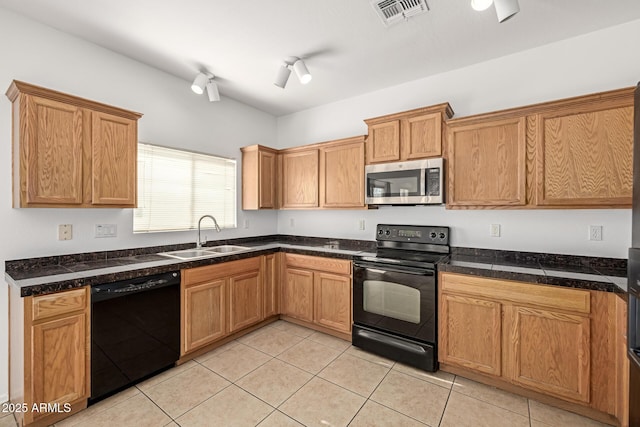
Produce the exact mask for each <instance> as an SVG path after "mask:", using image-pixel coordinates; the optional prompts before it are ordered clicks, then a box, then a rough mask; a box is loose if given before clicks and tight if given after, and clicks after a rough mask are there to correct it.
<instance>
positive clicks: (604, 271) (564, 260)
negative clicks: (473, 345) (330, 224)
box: [5, 235, 627, 297]
mask: <svg viewBox="0 0 640 427" xmlns="http://www.w3.org/2000/svg"><path fill="white" fill-rule="evenodd" d="M227 244H230V245H242V246H246V247H248V249H246V250H244V251H241V252H236V253H233V254H229V255H218V256H215V257H211V258H202V259H195V260H189V261H185V260H180V259H175V258H168V257H166V256H162V255H159V254H158V253H160V252H169V251H175V250H181V249H191V248H193V247H194V244H193V243H186V244H180V245H169V246H156V247H147V248H137V249H125V250H117V251H108V252H91V253H84V254H72V255H60V256H52V257H43V258H30V259H23V260H12V261H6V263H5V278H6V281H7V283H9V285H10V286H17V287H18V288H20V294H21V296H23V297H24V296H29V295H42V294H47V293H53V292H58V291H61V290H65V289H72V288H76V287H80V286H87V285H89V286H90V285H97V284H102V283H110V282H115V281H119V280H127V279H132V278H136V277H142V276H147V275H152V274H160V273H166V272H169V271H175V270H179V269H184V268H194V267H201V266H204V265H211V264H217V263H221V262H227V261H234V260H238V259H243V258H249V257H253V256H258V255H264V254H269V253H274V252H278V251H284V252H289V253H299V254H304V255H315V256H327V257H333V258H343V259H353V257H354V256H357V255H363V254H370V253H371V252H375V242H373V241H366V240H348V239H331V238H318V237H300V236H288V235H269V236H259V237H251V238H241V239H231V240H218V241H211V242H209V243H208V244H207V246H217V245H227ZM438 269H439V271H445V272H452V273H462V274H471V275H476V276H483V277H493V278H499V279H506V280H517V281H522V282H528V283H533V284H536V283H537V284H545V285H554V286H564V287H573V288H581V289H590V290H598V291H604V292H615V293H620V294H624V293H625V292H626V284H627V279H626V276H627V260H626V259H617V258H598V257H583V256H571V255H557V254H543V253H533V252H515V251H499V250H490V249H475V248H456V247H454V248H452V250H451V255H450V256H449V257H448V258H446V259H445V260H443V261H442V262H441V263H439V265H438Z"/></svg>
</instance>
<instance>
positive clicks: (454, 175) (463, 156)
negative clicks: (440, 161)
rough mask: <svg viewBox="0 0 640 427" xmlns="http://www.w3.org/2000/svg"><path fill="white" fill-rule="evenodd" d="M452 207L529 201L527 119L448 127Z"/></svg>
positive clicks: (449, 201) (450, 198)
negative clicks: (527, 186) (527, 188)
mask: <svg viewBox="0 0 640 427" xmlns="http://www.w3.org/2000/svg"><path fill="white" fill-rule="evenodd" d="M447 144H448V150H449V158H448V162H447V165H448V174H447V175H448V181H449V187H448V189H449V193H448V194H449V195H448V201H447V203H448V205H449V206H511V205H524V204H525V203H526V119H525V118H524V117H520V118H518V117H516V118H513V119H506V120H495V121H489V122H482V123H475V124H467V125H461V126H449V130H448V132H447Z"/></svg>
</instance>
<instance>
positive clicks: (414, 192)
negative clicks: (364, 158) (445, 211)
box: [365, 158, 444, 205]
mask: <svg viewBox="0 0 640 427" xmlns="http://www.w3.org/2000/svg"><path fill="white" fill-rule="evenodd" d="M443 166H444V160H443V159H442V158H435V159H424V160H411V161H406V162H394V163H382V164H379V165H368V166H367V167H366V168H365V183H366V189H365V191H366V193H365V202H366V203H367V204H368V205H439V204H442V203H444V169H443Z"/></svg>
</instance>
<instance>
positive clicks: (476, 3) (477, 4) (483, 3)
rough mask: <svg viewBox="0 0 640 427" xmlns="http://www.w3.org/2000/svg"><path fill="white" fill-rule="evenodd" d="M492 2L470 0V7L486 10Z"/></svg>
mask: <svg viewBox="0 0 640 427" xmlns="http://www.w3.org/2000/svg"><path fill="white" fill-rule="evenodd" d="M492 3H493V0H471V7H472V8H473V10H477V11H483V10H487V9H488V8H489V6H491V4H492Z"/></svg>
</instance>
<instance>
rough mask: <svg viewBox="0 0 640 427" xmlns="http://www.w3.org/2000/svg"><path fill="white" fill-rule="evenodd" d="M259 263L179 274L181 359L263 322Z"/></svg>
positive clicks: (257, 260) (249, 261)
mask: <svg viewBox="0 0 640 427" xmlns="http://www.w3.org/2000/svg"><path fill="white" fill-rule="evenodd" d="M262 263H263V261H262V258H261V257H253V258H247V259H243V260H238V261H230V262H225V263H221V264H213V265H208V266H204V267H196V268H191V269H186V270H183V272H182V281H181V289H182V329H183V331H182V334H181V335H182V336H181V341H182V345H181V353H180V354H181V356H184V355H185V354H187V353H190V352H192V351H194V350H197V349H199V348H202V347H204V346H206V345H208V344H210V343H212V342H214V341H217V340H219V339H221V338H223V337H225V336H228V335H229V334H231V333H233V332H236V331H238V330H240V329H243V328H245V327H247V326H250V325H253V324H256V323H258V322H260V321H261V320H262V319H263V317H262V310H263V308H262V307H263V304H264V303H263V300H262V288H263V283H262V268H261V266H262Z"/></svg>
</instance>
